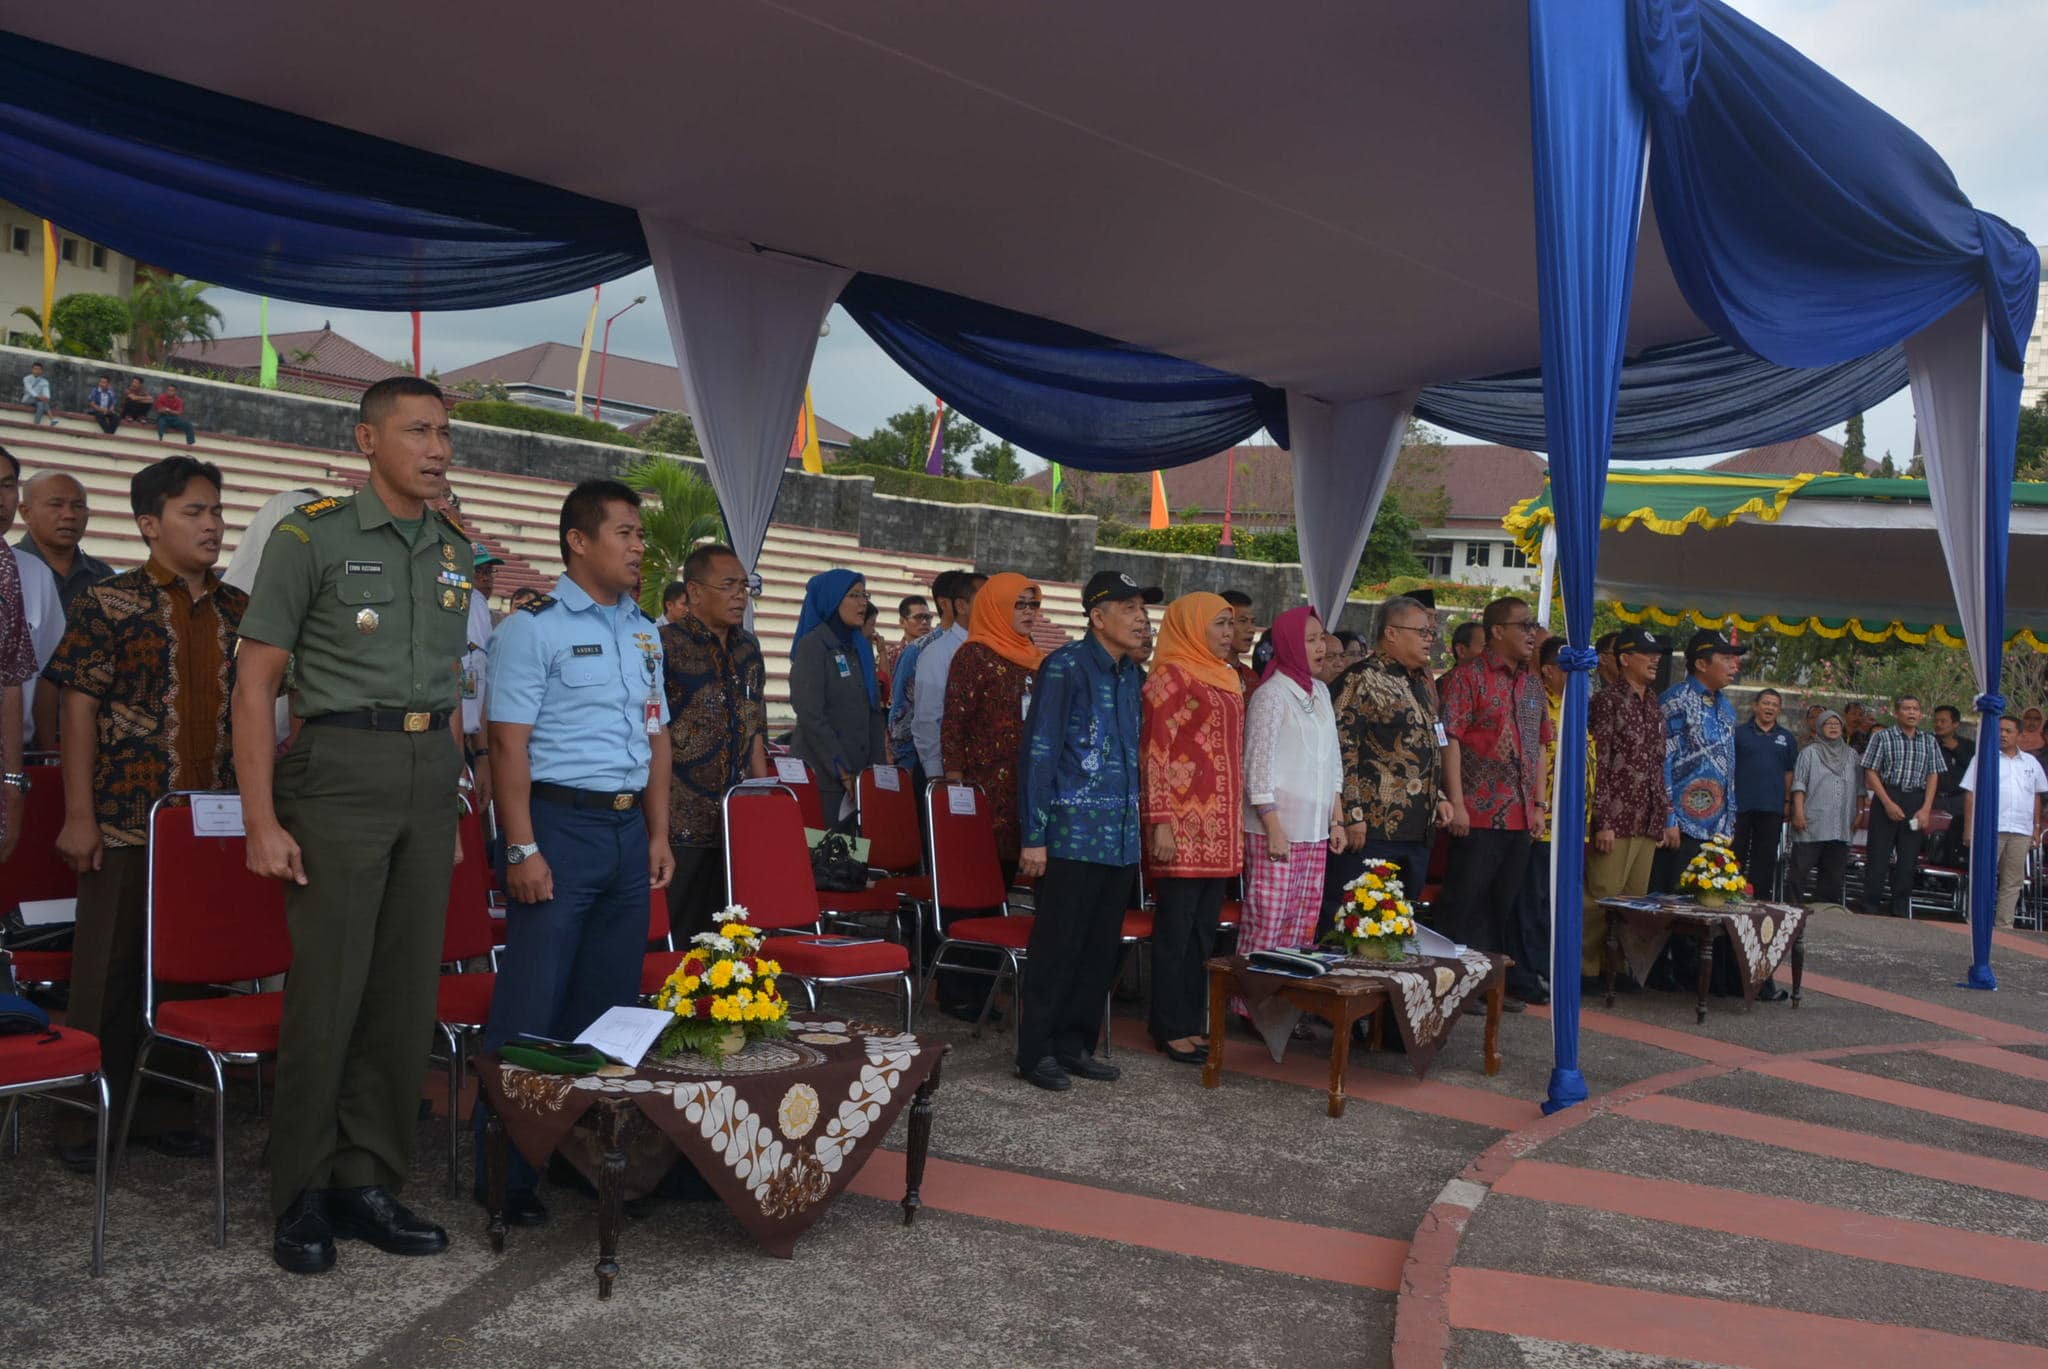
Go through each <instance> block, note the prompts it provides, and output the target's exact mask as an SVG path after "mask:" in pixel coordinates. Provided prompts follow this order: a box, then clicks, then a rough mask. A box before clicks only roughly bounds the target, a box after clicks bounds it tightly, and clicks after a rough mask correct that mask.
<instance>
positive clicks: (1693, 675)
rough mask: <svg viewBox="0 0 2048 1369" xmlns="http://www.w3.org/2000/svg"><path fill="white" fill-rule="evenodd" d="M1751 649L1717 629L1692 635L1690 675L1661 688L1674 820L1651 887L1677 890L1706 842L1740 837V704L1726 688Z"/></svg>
mask: <svg viewBox="0 0 2048 1369" xmlns="http://www.w3.org/2000/svg"><path fill="white" fill-rule="evenodd" d="M1748 650H1749V648H1748V647H1740V646H1737V645H1735V644H1734V643H1733V642H1731V641H1729V640H1728V639H1727V638H1726V637H1723V636H1722V635H1721V634H1720V633H1718V632H1695V633H1694V634H1693V635H1692V639H1691V640H1690V641H1688V642H1687V643H1686V644H1685V668H1686V676H1685V678H1684V679H1683V680H1680V681H1679V682H1678V683H1677V684H1675V685H1673V686H1671V688H1669V689H1667V690H1665V691H1664V787H1665V791H1666V792H1667V793H1668V794H1669V795H1670V798H1671V819H1670V822H1669V824H1668V825H1667V826H1666V827H1665V829H1664V842H1663V849H1662V850H1660V851H1659V852H1658V853H1657V862H1656V867H1655V868H1654V869H1653V870H1652V871H1651V873H1650V885H1651V887H1652V888H1654V889H1657V890H1660V891H1663V892H1667V893H1675V892H1676V891H1677V889H1678V875H1679V872H1680V871H1682V870H1684V869H1685V866H1686V862H1687V861H1689V860H1691V859H1692V858H1693V857H1694V856H1695V855H1697V854H1698V853H1699V849H1700V847H1701V846H1702V845H1703V844H1705V843H1706V842H1709V841H1721V842H1725V841H1727V840H1729V839H1730V838H1731V837H1733V836H1734V835H1735V705H1734V704H1732V703H1730V702H1729V701H1728V696H1727V695H1726V694H1725V693H1723V692H1722V691H1724V690H1726V689H1727V688H1728V686H1730V685H1732V684H1734V683H1735V677H1736V676H1737V675H1738V674H1740V673H1741V669H1742V658H1743V656H1744V655H1745V654H1747V652H1748Z"/></svg>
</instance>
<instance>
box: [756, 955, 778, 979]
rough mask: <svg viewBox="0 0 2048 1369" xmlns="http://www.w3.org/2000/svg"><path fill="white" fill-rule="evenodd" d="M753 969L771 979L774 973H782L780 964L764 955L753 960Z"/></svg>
mask: <svg viewBox="0 0 2048 1369" xmlns="http://www.w3.org/2000/svg"><path fill="white" fill-rule="evenodd" d="M755 969H756V973H759V974H763V975H766V976H767V977H768V978H770V979H773V978H774V977H775V976H776V975H779V974H781V973H782V966H781V965H779V964H777V963H776V962H775V961H773V960H770V959H768V958H767V957H766V956H763V957H762V958H761V959H759V960H757V961H756V962H755Z"/></svg>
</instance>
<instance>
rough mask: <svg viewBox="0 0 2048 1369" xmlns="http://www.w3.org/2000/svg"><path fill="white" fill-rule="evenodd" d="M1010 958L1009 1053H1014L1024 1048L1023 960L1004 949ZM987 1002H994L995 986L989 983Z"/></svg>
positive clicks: (1014, 953) (1013, 952)
mask: <svg viewBox="0 0 2048 1369" xmlns="http://www.w3.org/2000/svg"><path fill="white" fill-rule="evenodd" d="M1003 954H1004V955H1006V956H1008V957H1009V958H1010V1054H1011V1055H1015V1054H1016V1053H1017V1052H1018V1051H1020V1050H1022V1049H1023V1048H1024V962H1023V961H1022V960H1020V959H1018V957H1017V953H1016V952H1015V951H1012V950H1007V949H1006V950H1004V952H1003ZM988 998H989V1002H991V1003H993V1002H995V998H996V991H995V986H994V985H990V986H989V991H988Z"/></svg>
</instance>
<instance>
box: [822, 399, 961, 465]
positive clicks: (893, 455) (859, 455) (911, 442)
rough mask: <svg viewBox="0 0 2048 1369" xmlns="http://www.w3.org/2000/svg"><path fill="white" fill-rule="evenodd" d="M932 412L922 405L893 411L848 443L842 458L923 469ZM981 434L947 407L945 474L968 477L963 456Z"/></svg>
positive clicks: (862, 462) (958, 413)
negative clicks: (867, 432) (866, 433)
mask: <svg viewBox="0 0 2048 1369" xmlns="http://www.w3.org/2000/svg"><path fill="white" fill-rule="evenodd" d="M931 435H932V411H931V409H930V408H929V407H928V406H926V405H923V404H920V405H918V406H917V407H916V408H914V409H905V410H904V411H903V412H902V413H900V414H890V415H889V417H888V418H887V419H886V420H885V421H884V422H883V424H882V426H881V427H879V428H877V429H875V430H874V431H873V432H871V433H869V434H868V435H867V436H866V437H856V438H855V439H853V441H851V442H849V443H847V444H846V453H845V455H843V456H842V457H840V458H839V459H840V460H841V461H844V462H853V463H858V464H861V465H869V466H892V467H894V468H895V469H897V470H902V471H921V470H923V469H924V460H925V446H926V444H927V443H928V442H930V441H931ZM980 437H981V429H979V428H977V427H975V426H974V423H973V422H972V421H971V420H969V419H967V418H964V417H962V416H961V414H960V412H959V411H958V410H957V409H948V410H946V428H945V433H944V434H943V438H942V444H943V446H944V448H945V453H946V464H945V474H947V475H951V476H965V475H966V474H967V469H966V467H965V466H964V465H963V464H962V463H961V461H960V458H961V456H962V455H963V454H964V453H966V452H968V451H970V450H972V449H973V447H974V444H975V442H976V441H978V440H979V439H980Z"/></svg>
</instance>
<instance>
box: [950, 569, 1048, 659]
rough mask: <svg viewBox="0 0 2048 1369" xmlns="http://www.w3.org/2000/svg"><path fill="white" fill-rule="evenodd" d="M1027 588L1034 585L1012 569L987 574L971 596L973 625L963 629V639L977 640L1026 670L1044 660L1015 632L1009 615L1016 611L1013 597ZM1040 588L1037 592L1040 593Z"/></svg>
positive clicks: (1020, 594)
mask: <svg viewBox="0 0 2048 1369" xmlns="http://www.w3.org/2000/svg"><path fill="white" fill-rule="evenodd" d="M1027 589H1038V586H1037V585H1035V584H1033V583H1032V582H1031V581H1029V580H1027V579H1025V578H1024V577H1023V576H1021V575H1019V574H1017V573H1016V572H1015V571H1009V570H1006V571H1004V572H1002V573H1001V574H1000V575H991V576H989V577H988V583H986V584H984V585H983V586H982V587H981V592H980V593H979V594H977V595H975V596H974V624H973V626H972V627H970V628H968V630H967V640H968V641H970V642H980V643H981V644H982V645H983V646H985V647H987V648H988V649H989V650H990V651H993V652H994V653H995V654H996V655H998V656H1000V657H1002V658H1003V659H1004V660H1006V661H1008V662H1010V663H1011V664H1013V665H1020V666H1023V667H1024V668H1025V669H1026V670H1036V669H1038V664H1039V662H1041V661H1043V660H1044V659H1045V653H1044V652H1043V651H1040V650H1039V649H1038V648H1037V647H1036V646H1035V645H1033V644H1032V641H1031V639H1030V638H1029V637H1026V636H1025V635H1024V634H1023V633H1021V632H1019V631H1017V626H1016V624H1015V623H1013V622H1011V621H1010V619H1011V616H1012V615H1013V614H1014V613H1015V612H1016V609H1017V600H1018V599H1019V598H1021V597H1023V594H1024V591H1025V590H1027ZM1043 592H1044V591H1042V590H1041V591H1040V593H1041V594H1043Z"/></svg>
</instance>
